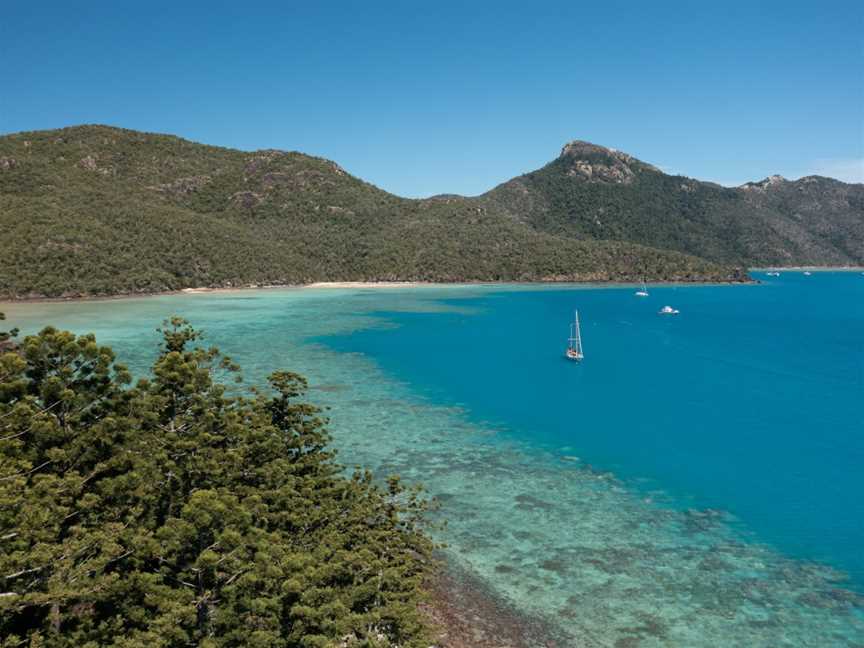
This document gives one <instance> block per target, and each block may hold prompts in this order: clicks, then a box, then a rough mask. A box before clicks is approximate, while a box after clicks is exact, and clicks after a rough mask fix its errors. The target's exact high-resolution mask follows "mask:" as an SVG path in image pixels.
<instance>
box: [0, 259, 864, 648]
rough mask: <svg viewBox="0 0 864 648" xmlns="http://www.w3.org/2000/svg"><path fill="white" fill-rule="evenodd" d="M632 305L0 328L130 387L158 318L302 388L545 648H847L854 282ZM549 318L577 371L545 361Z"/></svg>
mask: <svg viewBox="0 0 864 648" xmlns="http://www.w3.org/2000/svg"><path fill="white" fill-rule="evenodd" d="M761 277H762V275H760V278H761ZM632 292H633V290H632V289H631V288H603V289H576V288H562V287H554V288H553V287H543V288H536V287H533V288H532V287H509V288H508V287H441V288H421V289H411V290H393V291H383V290H378V291H371V290H278V291H277V290H273V291H248V292H242V293H223V294H204V295H177V296H164V297H155V298H147V299H130V300H118V301H108V302H90V303H67V304H22V305H13V306H7V307H4V308H5V310H6V311H7V313H8V314H9V315H10V319H12V320H13V323H14V324H18V325H21V326H22V327H23V328H25V330H32V329H33V328H36V327H38V326H39V325H42V324H44V323H47V322H49V321H50V322H53V323H55V324H60V325H62V326H65V327H68V328H71V329H73V330H76V331H81V332H83V331H90V330H93V331H95V332H96V333H97V334H98V335H99V337H100V339H101V340H103V341H104V342H106V343H109V344H111V345H113V346H114V347H115V348H116V349H117V350H118V352H119V353H120V354H121V356H122V357H123V359H124V360H126V361H127V362H128V363H129V364H130V365H132V366H133V368H136V369H139V370H140V369H141V368H143V367H145V366H146V365H147V364H148V363H149V362H150V361H151V360H152V357H153V354H154V353H155V348H156V344H157V335H156V333H155V331H154V329H155V327H156V326H157V325H158V322H159V319H160V318H161V317H164V316H166V315H167V314H170V313H175V312H176V313H180V314H183V315H185V316H187V317H189V318H190V319H192V320H193V321H194V322H195V323H196V324H197V325H199V326H201V327H203V328H204V329H205V330H206V332H207V334H208V339H209V340H210V341H212V342H214V343H216V344H218V345H219V346H220V347H222V348H223V349H224V350H225V351H227V352H229V353H230V354H231V355H233V356H234V357H235V359H236V360H238V361H239V362H240V363H241V364H242V365H243V367H244V369H245V373H246V375H247V380H248V381H249V382H258V381H260V380H261V379H262V377H263V376H264V375H265V374H266V373H267V372H269V371H270V370H272V369H273V368H276V367H286V368H291V369H295V370H298V371H301V372H303V373H305V374H307V375H308V376H309V377H310V378H311V381H312V384H313V392H312V394H311V398H312V399H314V400H315V401H317V402H319V403H323V404H326V405H329V406H330V407H331V408H332V409H331V410H330V412H329V414H330V416H331V419H332V431H333V434H334V439H335V443H336V445H337V446H338V447H339V449H340V453H341V454H340V456H341V460H342V461H343V463H346V464H348V465H353V464H355V463H361V464H364V465H368V466H371V467H373V468H374V469H376V470H378V471H379V472H380V473H381V474H384V473H386V472H398V473H400V474H402V475H403V476H405V477H406V478H408V479H412V480H417V481H422V482H423V483H425V484H426V485H427V487H428V488H429V490H430V492H432V493H434V494H436V495H438V496H439V498H440V499H441V502H442V506H443V514H444V515H445V516H446V517H447V519H448V527H447V529H446V530H445V531H444V535H443V539H444V540H446V541H447V542H448V544H449V549H448V554H449V556H450V558H451V559H452V560H453V561H454V562H456V563H458V564H459V565H460V566H462V567H465V568H467V569H470V570H471V571H472V572H474V573H475V574H477V575H478V576H479V577H480V578H482V579H483V580H484V581H485V582H486V583H487V584H488V585H489V586H490V588H491V589H492V590H493V591H495V592H497V593H498V594H499V595H501V596H503V597H506V598H507V599H509V600H511V601H512V602H514V603H516V604H517V605H518V606H519V607H520V608H522V609H525V610H527V611H528V612H531V613H533V614H535V615H537V616H542V617H545V618H546V619H548V620H549V621H550V622H551V623H553V624H555V625H556V626H557V627H558V628H559V629H560V631H561V632H563V633H565V634H566V635H568V636H570V637H571V640H570V645H573V646H617V647H622V648H623V647H625V646H646V647H652V646H687V647H689V646H694V647H698V646H796V647H797V646H814V647H815V646H819V647H823V646H862V645H864V599H862V597H861V595H860V593H861V592H862V591H864V551H862V550H861V547H862V546H864V504H862V495H864V477H862V474H861V470H860V468H861V466H862V459H864V435H862V432H864V415H862V411H864V410H862V408H861V405H862V402H864V398H862V396H864V347H862V335H861V334H862V331H864V277H862V276H861V275H859V274H855V273H818V274H814V275H813V276H812V277H804V276H803V275H801V274H794V273H784V274H783V276H781V277H779V278H776V279H770V278H769V279H768V281H766V283H765V284H764V285H760V286H738V287H687V288H674V287H664V288H651V296H650V297H649V298H647V299H639V298H636V297H634V296H633V295H632ZM666 303H668V304H671V305H673V306H675V307H676V308H679V309H680V310H681V315H679V316H677V317H671V318H662V317H659V316H658V315H657V314H656V311H657V310H658V309H659V307H660V306H662V305H664V304H666ZM574 307H578V308H579V309H580V315H581V318H582V320H583V335H584V341H585V353H586V360H585V362H584V363H582V364H581V365H577V364H573V363H569V362H567V361H565V360H564V359H563V357H562V351H563V344H564V338H565V337H566V331H567V322H568V319H569V318H570V317H571V314H572V309H573V308H574ZM847 575H848V576H847ZM850 577H851V578H850Z"/></svg>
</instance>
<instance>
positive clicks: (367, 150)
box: [0, 1, 864, 197]
mask: <svg viewBox="0 0 864 648" xmlns="http://www.w3.org/2000/svg"><path fill="white" fill-rule="evenodd" d="M5 13H6V20H5V21H4V25H3V27H2V28H0V30H2V32H3V33H2V36H3V39H4V41H5V47H4V50H5V51H4V57H3V59H4V60H3V63H0V66H2V69H3V70H4V77H5V79H6V84H5V86H6V87H5V89H6V92H5V93H4V96H3V97H0V133H3V134H8V133H14V132H19V131H25V130H42V129H50V128H60V127H64V126H71V125H77V124H82V123H104V124H109V125H113V126H118V127H123V128H130V129H135V130H143V131H150V132H159V133H170V134H174V135H178V136H180V137H184V138H186V139H190V140H194V141H198V142H202V143H205V144H212V145H217V146H227V147H231V148H239V149H243V150H254V149H261V148H280V149H288V150H299V151H302V152H304V153H308V154H310V155H317V156H321V157H326V158H329V159H331V160H334V161H335V162H337V163H338V164H340V165H341V166H343V167H344V168H345V169H346V170H347V171H349V172H350V173H352V174H353V175H355V176H358V177H360V178H362V179H364V180H366V181H369V182H372V183H373V184H375V185H377V186H379V187H381V188H383V189H385V190H387V191H390V192H392V193H395V194H399V195H403V196H409V197H422V196H429V195H434V194H439V193H459V194H464V195H476V194H479V193H483V192H484V191H487V190H489V189H491V188H492V187H494V186H495V185H497V184H499V183H501V182H504V181H506V180H508V179H510V178H511V177H514V176H517V175H520V174H522V173H525V172H527V171H531V170H533V169H536V168H539V167H541V166H542V165H544V164H546V163H547V162H549V161H550V160H552V159H554V157H555V156H557V155H558V152H559V151H560V148H561V146H563V145H564V144H565V143H566V142H568V141H571V140H574V139H582V140H588V141H591V142H594V143H596V144H600V145H602V146H607V147H609V148H615V149H618V150H621V151H625V152H627V153H629V154H631V155H633V156H635V157H637V158H639V159H641V160H644V161H645V162H649V163H651V164H654V165H656V166H658V167H660V168H661V169H663V170H664V171H666V172H667V173H673V174H681V175H687V176H690V177H693V178H697V179H699V180H707V181H713V182H719V183H720V184H724V185H727V186H737V185H740V184H742V183H744V182H748V181H758V180H761V179H763V178H765V177H767V176H770V175H774V174H779V175H782V176H784V177H787V178H789V179H796V178H798V177H801V176H806V175H825V176H829V177H834V178H837V179H839V180H843V181H845V182H864V72H862V70H864V37H862V34H864V5H860V4H859V3H852V2H845V1H844V2H835V3H832V4H831V5H830V6H828V7H823V8H816V7H814V6H811V5H810V4H809V3H799V2H793V3H776V2H772V3H760V4H759V5H758V6H751V5H750V4H746V3H737V2H732V3H726V4H724V5H723V7H722V9H718V8H716V7H711V8H707V7H698V6H696V7H694V6H688V5H687V4H686V3H671V4H664V5H663V6H662V7H654V6H652V7H648V6H628V5H627V4H624V3H608V4H605V5H604V6H603V7H597V6H593V5H585V6H576V5H574V4H572V3H567V4H564V3H555V4H554V5H546V6H544V7H541V8H532V9H531V10H530V11H528V10H526V9H525V7H523V6H521V5H519V4H516V3H512V2H498V3H494V4H492V3H473V4H472V5H471V6H470V7H460V6H458V5H457V4H455V3H448V2H444V3H438V4H436V5H435V6H423V7H417V8H415V7H407V6H404V5H401V4H399V3H391V2H382V3H377V4H375V5H374V6H366V5H362V4H360V3H356V2H341V3H336V4H333V5H328V6H308V7H307V6H304V7H294V6H284V5H282V4H277V3H267V2H261V3H256V5H255V7H254V8H247V9H241V8H239V7H235V6H219V7H216V8H215V9H214V8H213V7H212V5H209V4H203V3H186V4H184V5H183V6H182V7H179V8H178V7H173V6H172V5H171V4H170V3H164V2H156V3H149V4H148V5H147V6H146V7H144V6H141V7H132V8H129V7H122V6H119V5H116V4H114V3H108V2H93V3H89V4H88V5H86V6H80V7H76V6H71V5H66V4H62V3H53V2H34V3H30V4H28V5H27V6H23V5H16V6H13V7H11V8H7V10H6V12H5Z"/></svg>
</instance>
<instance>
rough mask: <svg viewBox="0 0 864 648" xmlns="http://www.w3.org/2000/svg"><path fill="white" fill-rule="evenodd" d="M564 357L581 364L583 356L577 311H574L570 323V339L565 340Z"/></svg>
mask: <svg viewBox="0 0 864 648" xmlns="http://www.w3.org/2000/svg"><path fill="white" fill-rule="evenodd" d="M564 356H565V357H566V358H567V359H568V360H574V361H576V362H581V361H582V358H584V357H585V355H584V354H583V353H582V331H581V330H580V328H579V311H578V310H577V311H574V318H573V322H571V323H570V337H569V338H567V351H566V352H565V353H564Z"/></svg>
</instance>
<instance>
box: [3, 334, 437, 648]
mask: <svg viewBox="0 0 864 648" xmlns="http://www.w3.org/2000/svg"><path fill="white" fill-rule="evenodd" d="M162 334H163V340H164V344H163V348H162V351H161V353H160V355H159V357H158V359H157V360H156V362H155V364H154V365H153V368H152V372H151V375H150V376H149V377H146V378H142V379H139V380H138V381H137V382H136V383H135V384H134V385H131V379H130V375H129V372H128V371H127V370H126V368H125V367H123V366H122V365H121V364H118V363H117V362H116V361H115V360H116V359H115V357H114V354H113V352H112V351H111V349H109V348H106V347H100V346H99V345H98V344H97V343H96V340H95V339H94V337H93V336H92V335H84V336H75V335H73V334H71V333H68V332H63V331H58V330H56V329H53V328H46V329H44V330H42V331H41V332H40V333H39V334H38V335H33V336H28V337H26V338H24V339H23V340H22V341H21V342H20V343H17V344H16V345H15V346H14V347H10V348H8V349H7V350H6V351H5V352H4V353H2V354H0V637H2V639H0V646H2V648H11V647H12V646H25V645H27V646H34V647H35V646H40V647H41V646H44V647H46V648H55V647H58V648H59V647H63V648H66V647H72V646H76V647H78V646H92V647H94V648H95V647H96V646H118V647H119V646H122V647H124V648H133V647H134V648H139V647H140V648H144V647H145V646H146V647H147V648H160V647H163V646H164V647H169V646H171V647H173V646H204V647H207V648H221V647H229V646H261V647H264V646H268V647H269V646H276V647H285V648H289V647H295V646H297V647H300V646H302V647H306V648H312V647H322V648H323V647H331V646H358V647H359V646H397V645H398V646H403V647H419V646H425V645H428V643H426V642H427V640H428V631H427V630H428V629H427V628H426V626H425V624H424V621H423V618H422V617H421V615H420V613H419V612H418V603H419V602H420V600H421V599H422V597H423V587H422V585H423V582H424V580H425V579H426V577H427V576H428V575H429V574H430V570H431V569H432V568H433V566H434V562H433V561H432V559H431V553H432V548H433V547H432V544H431V542H430V541H429V540H428V538H427V537H426V535H425V534H424V512H425V510H426V508H427V502H426V500H425V499H424V498H423V497H422V493H420V492H419V491H418V490H416V489H405V488H403V487H402V486H401V485H400V483H399V480H398V479H397V478H391V479H390V480H389V482H388V483H387V485H386V486H385V487H382V486H379V485H378V484H377V483H376V481H375V480H373V478H372V475H371V474H369V473H368V472H356V473H355V474H353V475H347V476H346V475H345V474H344V472H343V471H342V469H341V467H340V466H338V465H337V464H336V463H335V460H334V453H333V451H332V450H330V448H329V441H330V439H329V436H328V434H327V432H326V427H325V426H326V420H325V419H324V418H323V417H322V413H321V411H320V410H319V409H318V408H317V407H315V406H313V405H311V404H309V403H306V402H304V401H303V396H304V395H305V392H306V388H307V384H306V381H305V379H303V377H302V376H299V375H297V374H294V373H290V372H276V373H274V374H272V375H271V377H270V387H271V390H269V391H267V392H266V393H265V392H263V391H259V392H253V393H251V394H248V393H247V394H246V395H244V396H237V395H233V392H232V391H230V390H228V389H227V387H226V384H225V382H224V380H223V379H225V378H227V377H229V376H231V375H236V374H237V367H236V365H234V363H233V362H231V361H230V359H227V358H225V357H223V356H222V355H221V354H220V353H219V351H218V350H217V349H214V348H203V347H201V346H197V345H196V343H197V342H198V341H199V340H200V338H201V334H200V332H198V331H196V330H194V329H193V328H191V327H190V326H189V325H188V323H187V322H185V321H184V320H182V319H179V318H173V319H171V320H168V321H166V322H165V325H164V327H163V329H162Z"/></svg>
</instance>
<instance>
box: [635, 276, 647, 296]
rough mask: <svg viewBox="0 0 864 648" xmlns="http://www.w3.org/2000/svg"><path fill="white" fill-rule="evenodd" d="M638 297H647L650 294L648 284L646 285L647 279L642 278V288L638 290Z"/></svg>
mask: <svg viewBox="0 0 864 648" xmlns="http://www.w3.org/2000/svg"><path fill="white" fill-rule="evenodd" d="M636 296H637V297H647V296H648V286H646V285H645V280H644V279H643V280H642V290H637V291H636Z"/></svg>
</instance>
